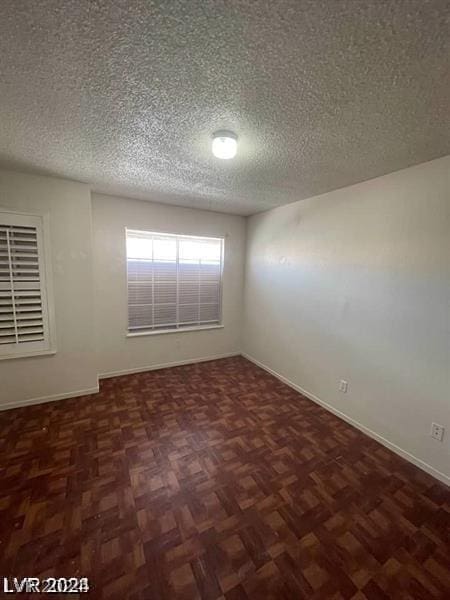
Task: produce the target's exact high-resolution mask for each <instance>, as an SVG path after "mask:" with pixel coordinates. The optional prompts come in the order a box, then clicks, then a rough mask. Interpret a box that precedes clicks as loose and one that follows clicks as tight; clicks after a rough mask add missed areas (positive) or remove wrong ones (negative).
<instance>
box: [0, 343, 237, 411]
mask: <svg viewBox="0 0 450 600" xmlns="http://www.w3.org/2000/svg"><path fill="white" fill-rule="evenodd" d="M239 355H240V352H229V353H227V354H216V355H213V356H204V357H201V358H190V359H187V360H178V361H175V362H171V363H163V364H160V365H149V366H146V367H137V368H135V369H124V370H122V371H111V372H109V373H99V375H98V379H99V380H100V379H107V378H108V377H118V376H120V375H131V374H133V373H143V372H145V371H155V370H157V369H167V368H169V367H179V366H182V365H191V364H194V363H199V362H207V361H209V360H218V359H220V358H230V357H231V356H239ZM98 392H99V385H98V384H97V386H96V387H94V388H88V389H85V390H76V391H74V392H65V393H63V394H53V395H52V396H40V397H39V398H29V399H27V400H18V401H16V402H6V403H5V404H0V411H2V410H10V409H12V408H19V407H21V406H31V405H33V404H44V403H45V402H54V401H55V400H65V399H66V398H77V397H79V396H88V395H90V394H98Z"/></svg>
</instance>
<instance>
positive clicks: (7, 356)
mask: <svg viewBox="0 0 450 600" xmlns="http://www.w3.org/2000/svg"><path fill="white" fill-rule="evenodd" d="M53 354H56V350H54V349H52V350H36V351H35V352H23V353H20V354H19V353H17V354H3V355H0V360H12V359H14V358H33V356H51V355H53Z"/></svg>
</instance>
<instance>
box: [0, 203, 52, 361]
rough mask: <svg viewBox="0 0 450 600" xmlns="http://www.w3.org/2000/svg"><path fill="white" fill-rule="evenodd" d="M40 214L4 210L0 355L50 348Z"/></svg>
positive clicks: (0, 226) (1, 224) (1, 217)
mask: <svg viewBox="0 0 450 600" xmlns="http://www.w3.org/2000/svg"><path fill="white" fill-rule="evenodd" d="M43 252H44V250H43V223H42V218H41V217H38V216H31V215H30V216H28V215H16V214H14V213H6V212H5V213H3V212H0V358H14V357H17V356H26V355H28V354H33V353H39V352H42V351H46V350H49V349H50V336H49V319H48V307H47V297H46V296H47V295H46V288H45V269H44V257H43Z"/></svg>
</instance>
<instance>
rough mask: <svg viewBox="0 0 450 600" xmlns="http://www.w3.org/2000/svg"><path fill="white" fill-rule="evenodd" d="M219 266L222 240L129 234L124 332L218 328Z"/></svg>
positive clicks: (220, 285) (221, 259) (219, 303)
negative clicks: (126, 321)
mask: <svg viewBox="0 0 450 600" xmlns="http://www.w3.org/2000/svg"><path fill="white" fill-rule="evenodd" d="M222 262H223V239H222V238H206V237H192V236H182V235H172V234H161V233H152V232H145V231H134V230H129V229H128V230H127V267H128V269H127V270H128V331H129V332H130V333H143V332H145V331H155V330H163V329H181V328H186V327H190V328H192V327H196V326H205V325H218V324H220V322H221V300H222Z"/></svg>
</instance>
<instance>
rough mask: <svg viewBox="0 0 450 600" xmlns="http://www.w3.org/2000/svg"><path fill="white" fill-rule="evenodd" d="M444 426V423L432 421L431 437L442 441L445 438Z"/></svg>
mask: <svg viewBox="0 0 450 600" xmlns="http://www.w3.org/2000/svg"><path fill="white" fill-rule="evenodd" d="M444 431H445V429H444V427H443V426H442V425H438V424H437V423H431V437H432V438H434V439H435V440H437V441H438V442H442V440H443V439H444Z"/></svg>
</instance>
